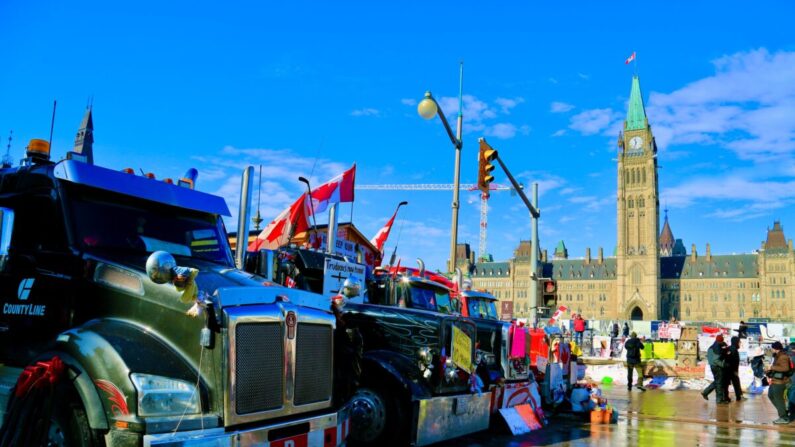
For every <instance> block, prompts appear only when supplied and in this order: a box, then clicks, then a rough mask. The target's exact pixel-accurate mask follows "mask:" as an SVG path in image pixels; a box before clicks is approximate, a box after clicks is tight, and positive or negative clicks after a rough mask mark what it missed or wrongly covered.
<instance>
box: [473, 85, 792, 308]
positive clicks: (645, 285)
mask: <svg viewBox="0 0 795 447" xmlns="http://www.w3.org/2000/svg"><path fill="white" fill-rule="evenodd" d="M617 164H618V166H617V168H618V169H617V177H618V178H617V180H618V182H617V184H618V190H617V194H616V213H617V228H616V231H617V239H616V240H617V246H616V249H615V251H614V253H613V256H611V257H605V256H604V255H603V250H602V248H599V249H598V254H597V255H596V256H595V257H592V256H591V249H590V248H588V249H586V252H585V256H584V257H583V258H577V259H572V258H569V254H568V250H567V249H566V245H565V244H564V242H563V241H560V242H558V244H557V245H556V248H555V250H554V253H553V258H552V259H548V258H547V253H546V250H543V251H541V250H540V251H539V260H540V262H539V265H538V266H537V268H536V280H534V281H533V280H531V275H530V272H531V266H530V250H532V249H533V248H532V247H531V246H530V242H529V241H521V242H520V243H519V246H518V247H517V249H516V250H515V252H514V256H513V257H512V258H511V259H509V260H507V261H502V262H479V263H476V264H474V265H472V266H471V268H470V272H471V274H472V278H473V285H474V287H476V288H482V289H486V290H489V291H491V292H492V293H494V295H495V296H496V297H497V298H498V299H500V300H501V301H510V302H511V303H512V308H513V316H514V317H517V318H526V317H530V316H531V315H532V314H533V311H534V309H532V308H531V304H530V303H529V300H528V297H529V292H530V287H531V286H534V287H537V288H538V298H539V301H538V302H539V306H541V307H551V306H555V305H565V306H566V307H568V308H569V309H571V310H572V312H577V313H582V314H583V315H584V316H585V317H586V318H588V319H597V320H599V319H604V320H611V319H633V320H657V319H669V318H670V317H676V318H678V319H681V320H686V321H688V320H689V321H739V320H752V321H753V320H765V319H769V320H770V321H785V320H786V321H791V320H792V319H793V316H795V307H794V306H793V304H795V301H794V300H793V298H795V290H793V289H792V287H793V284H795V252H794V251H793V247H792V241H791V240H789V241H787V239H786V238H785V235H784V229H783V227H782V226H781V223H780V222H778V221H776V222H774V223H773V227H772V228H768V231H767V238H766V240H765V241H764V242H762V245H761V247H760V248H759V249H758V250H756V251H754V252H752V253H747V254H731V255H713V254H712V252H711V249H710V246H709V244H706V250H705V253H704V254H703V255H700V254H699V253H698V250H697V249H696V245H695V244H693V245H692V246H691V249H690V253H687V252H686V249H685V245H684V243H683V242H682V240H681V239H676V238H674V234H673V231H672V229H671V224H670V223H669V221H668V215H667V212H666V215H665V217H664V222H663V226H662V230H660V206H659V186H658V181H657V179H658V177H657V170H658V166H657V144H656V142H655V139H654V134H653V133H652V128H651V126H650V125H649V122H648V118H647V116H646V111H645V109H644V106H643V97H642V94H641V90H640V81H639V79H638V78H637V76H635V77H633V79H632V87H631V91H630V99H629V107H628V111H627V117H626V120H625V121H624V128H623V130H622V132H621V133H620V134H619V137H618V159H617Z"/></svg>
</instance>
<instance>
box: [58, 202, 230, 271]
mask: <svg viewBox="0 0 795 447" xmlns="http://www.w3.org/2000/svg"><path fill="white" fill-rule="evenodd" d="M69 206H70V208H71V212H72V217H73V219H74V232H75V236H76V241H77V243H79V244H80V245H81V246H82V249H84V250H86V251H89V252H92V251H96V252H101V253H102V254H103V255H107V256H114V257H115V256H127V257H129V256H141V255H147V254H149V253H152V252H154V251H157V250H163V251H167V252H169V253H171V254H172V255H174V256H177V257H187V258H194V259H200V260H203V261H210V262H215V263H219V264H223V265H226V266H229V267H232V265H233V264H232V255H231V251H230V249H229V245H228V243H227V241H226V238H225V237H222V236H223V235H224V232H223V226H222V224H221V222H220V219H219V218H218V217H217V216H215V215H213V214H209V213H202V212H198V211H191V210H186V209H182V208H176V207H173V206H168V205H163V204H158V203H154V202H150V201H146V200H140V199H135V198H132V197H127V196H119V195H115V194H110V193H107V192H104V191H97V190H92V189H88V188H73V189H72V191H70V194H69Z"/></svg>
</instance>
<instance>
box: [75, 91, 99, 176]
mask: <svg viewBox="0 0 795 447" xmlns="http://www.w3.org/2000/svg"><path fill="white" fill-rule="evenodd" d="M92 109H93V107H92V106H91V105H89V106H88V107H86V113H85V115H83V121H82V122H81V123H80V129H79V130H78V131H77V135H76V136H75V147H74V150H73V152H74V153H75V154H77V155H79V156H81V158H84V160H85V162H86V163H88V164H94V119H93V117H92V115H91V111H92Z"/></svg>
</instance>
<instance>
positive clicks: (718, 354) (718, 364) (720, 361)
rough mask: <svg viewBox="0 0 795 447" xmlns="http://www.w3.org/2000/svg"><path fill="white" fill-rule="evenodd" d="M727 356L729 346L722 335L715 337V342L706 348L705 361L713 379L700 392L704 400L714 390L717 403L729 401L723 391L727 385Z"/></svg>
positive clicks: (707, 398)
mask: <svg viewBox="0 0 795 447" xmlns="http://www.w3.org/2000/svg"><path fill="white" fill-rule="evenodd" d="M728 357H729V347H728V346H726V343H725V342H724V341H723V335H718V336H717V337H715V343H712V346H710V347H709V349H708V350H707V361H708V362H709V369H710V370H711V371H712V377H713V378H714V380H713V381H712V383H710V384H709V386H708V387H706V388H704V391H702V392H701V397H703V398H704V400H709V394H710V393H711V392H713V391H715V397H716V399H717V403H719V404H727V403H729V402H731V401H730V400H729V398H728V396H726V394H725V391H726V388H727V386H726V385H725V380H726V373H725V371H726V359H727V358H728Z"/></svg>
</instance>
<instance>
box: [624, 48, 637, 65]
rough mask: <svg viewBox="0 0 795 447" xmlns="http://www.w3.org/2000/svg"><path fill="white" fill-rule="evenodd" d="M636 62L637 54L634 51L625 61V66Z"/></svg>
mask: <svg viewBox="0 0 795 447" xmlns="http://www.w3.org/2000/svg"><path fill="white" fill-rule="evenodd" d="M634 60H635V52H634V51H633V52H632V54H631V55H630V56H629V57H628V58H627V60H625V61H624V65H629V63H630V62H632V61H634Z"/></svg>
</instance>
